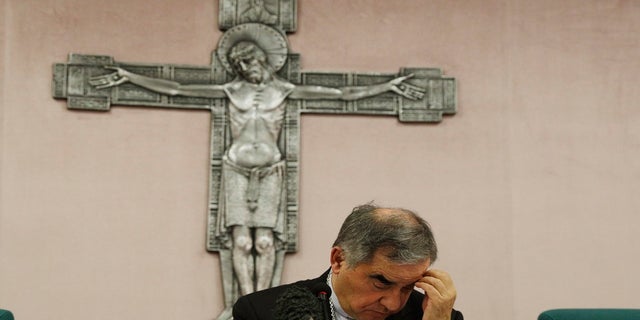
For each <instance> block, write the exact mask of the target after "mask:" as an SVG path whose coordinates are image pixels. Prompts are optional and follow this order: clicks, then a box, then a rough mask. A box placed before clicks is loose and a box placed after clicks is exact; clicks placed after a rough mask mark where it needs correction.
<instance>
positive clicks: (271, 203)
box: [218, 156, 286, 234]
mask: <svg viewBox="0 0 640 320" xmlns="http://www.w3.org/2000/svg"><path fill="white" fill-rule="evenodd" d="M285 168H286V166H285V162H284V161H280V162H277V163H275V164H273V165H270V166H266V167H260V168H251V169H249V168H244V167H241V166H238V165H236V164H234V163H233V162H231V161H230V160H229V159H228V158H227V157H226V156H225V157H224V158H223V159H222V176H221V179H220V194H219V207H218V208H219V210H218V228H220V229H222V230H219V231H222V232H223V233H224V230H226V229H227V228H228V227H231V226H247V227H250V228H269V229H273V230H274V232H275V233H276V234H278V233H279V234H281V233H282V231H283V229H284V216H285V214H284V213H285V210H284V209H285V205H286V204H285V199H286V198H285V196H286V194H285V192H286V188H285Z"/></svg>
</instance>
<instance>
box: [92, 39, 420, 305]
mask: <svg viewBox="0 0 640 320" xmlns="http://www.w3.org/2000/svg"><path fill="white" fill-rule="evenodd" d="M227 59H228V61H229V62H230V64H231V65H232V67H233V69H234V71H235V74H236V78H235V79H234V80H232V81H230V82H227V83H224V84H206V85H202V84H197V85H196V84H180V83H178V82H175V81H170V80H165V79H158V78H151V77H146V76H142V75H138V74H135V73H132V72H129V71H127V70H125V69H123V68H119V67H107V68H109V69H113V70H115V72H114V73H111V74H107V75H103V76H98V77H94V78H92V79H91V80H90V83H91V85H93V86H96V87H97V88H98V89H102V88H108V87H113V86H117V85H120V84H122V83H125V82H131V83H133V84H136V85H138V86H141V87H144V88H147V89H149V90H152V91H155V92H159V93H162V94H167V95H181V96H190V97H205V98H225V97H226V98H228V99H229V101H230V103H229V107H228V108H229V109H228V113H229V118H230V130H231V137H232V141H231V144H230V146H229V147H228V148H227V149H226V150H225V156H224V158H223V164H222V178H221V179H222V182H221V185H222V187H221V191H220V195H219V197H220V201H219V214H218V220H219V222H218V227H219V230H217V232H220V233H227V234H228V235H229V236H230V239H231V244H230V246H231V250H232V260H233V268H234V272H235V276H236V278H237V280H238V283H239V288H240V293H241V294H242V295H246V294H248V293H251V292H254V291H256V290H262V289H266V288H269V287H270V286H271V281H272V277H273V272H274V263H275V259H276V258H275V257H276V250H277V241H278V237H279V236H280V235H281V230H282V224H283V223H284V210H283V206H282V205H283V204H284V201H285V200H284V196H283V195H284V194H285V192H286V190H285V189H284V185H285V183H284V175H285V161H284V160H283V157H282V154H281V151H280V149H279V148H278V144H277V141H278V137H279V135H280V132H281V131H282V123H283V119H284V113H285V108H286V105H287V104H286V100H287V99H343V100H356V99H361V98H366V97H371V96H375V95H378V94H381V93H384V92H387V91H392V92H395V93H397V94H399V95H402V96H404V97H407V98H409V99H420V98H422V96H423V95H424V92H420V91H416V90H407V86H405V84H404V83H403V81H404V80H406V79H408V78H410V77H411V75H408V76H403V77H398V78H395V79H393V80H391V81H388V82H384V83H380V84H376V85H371V86H356V87H341V88H331V87H323V86H308V85H295V84H293V83H291V82H289V81H287V80H285V79H281V78H279V77H278V76H277V75H276V74H275V71H274V69H273V67H272V66H271V65H270V64H269V62H268V60H267V56H266V53H265V51H264V50H263V49H262V48H260V47H259V46H258V45H257V44H256V43H254V42H251V41H241V42H238V43H237V44H235V45H234V46H233V47H232V48H231V49H230V50H229V52H228V56H227Z"/></svg>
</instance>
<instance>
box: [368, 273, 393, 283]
mask: <svg viewBox="0 0 640 320" xmlns="http://www.w3.org/2000/svg"><path fill="white" fill-rule="evenodd" d="M369 277H370V278H373V279H376V280H378V281H380V282H382V283H383V284H385V285H391V284H394V283H393V282H392V281H390V280H389V279H387V278H385V277H384V276H383V275H381V274H372V275H370V276H369Z"/></svg>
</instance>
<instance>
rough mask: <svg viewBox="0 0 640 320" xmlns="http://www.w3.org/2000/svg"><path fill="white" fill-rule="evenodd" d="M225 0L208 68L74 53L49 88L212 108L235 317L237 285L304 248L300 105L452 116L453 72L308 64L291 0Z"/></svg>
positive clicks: (220, 248) (88, 99)
mask: <svg viewBox="0 0 640 320" xmlns="http://www.w3.org/2000/svg"><path fill="white" fill-rule="evenodd" d="M219 10H220V13H219V28H220V29H221V30H223V31H225V32H224V34H223V35H222V37H221V38H220V39H219V41H218V46H217V48H216V50H215V51H214V52H213V53H212V58H211V66H202V67H201V66H188V65H169V64H130V63H125V62H118V61H115V60H114V59H113V58H112V57H109V56H96V55H80V54H70V56H69V61H68V62H67V63H60V64H55V65H54V70H53V96H54V97H55V98H60V99H63V98H64V99H67V100H68V102H67V106H68V108H69V109H80V110H94V111H108V110H109V109H110V106H111V105H112V104H114V105H123V106H147V107H160V108H182V109H203V110H209V111H210V112H211V149H210V150H211V152H210V160H211V162H210V171H209V172H210V176H209V185H210V187H209V199H208V201H209V206H208V207H209V210H208V213H207V221H208V226H207V250H209V251H215V252H218V253H219V254H220V258H221V259H220V260H221V264H222V265H221V271H222V279H223V290H224V299H225V310H224V311H223V312H222V313H221V314H220V316H219V317H218V318H219V319H228V318H230V308H231V306H232V305H233V303H234V302H235V300H236V299H237V297H238V296H239V295H244V294H247V293H250V292H253V291H256V290H260V289H265V288H268V287H271V286H275V285H278V284H279V283H280V278H281V274H282V268H283V262H284V256H285V253H287V252H293V251H296V250H297V239H298V234H297V233H298V232H297V230H298V228H297V226H298V225H297V221H298V219H297V218H298V150H299V123H300V115H301V114H302V113H330V114H359V115H389V116H397V117H398V118H399V120H400V121H402V122H425V123H426V122H439V121H441V120H442V116H443V115H444V114H454V113H455V111H456V102H455V81H454V79H453V78H448V77H443V76H442V72H441V71H440V70H439V69H435V68H401V69H400V71H399V72H398V73H397V74H355V73H323V72H302V71H301V70H300V55H298V54H295V53H291V51H290V48H289V44H288V40H287V33H291V32H294V31H295V30H296V24H297V17H296V11H297V2H296V1H295V0H264V1H263V0H220V1H219ZM107 41H108V40H107ZM195 214H197V213H195Z"/></svg>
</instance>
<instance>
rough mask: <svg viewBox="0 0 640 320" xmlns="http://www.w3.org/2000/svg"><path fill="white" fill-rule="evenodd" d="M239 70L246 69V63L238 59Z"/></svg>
mask: <svg viewBox="0 0 640 320" xmlns="http://www.w3.org/2000/svg"><path fill="white" fill-rule="evenodd" d="M240 70H242V71H245V70H247V64H246V63H244V62H242V61H240Z"/></svg>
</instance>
